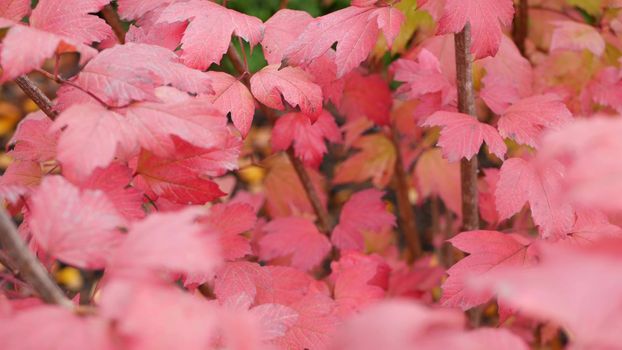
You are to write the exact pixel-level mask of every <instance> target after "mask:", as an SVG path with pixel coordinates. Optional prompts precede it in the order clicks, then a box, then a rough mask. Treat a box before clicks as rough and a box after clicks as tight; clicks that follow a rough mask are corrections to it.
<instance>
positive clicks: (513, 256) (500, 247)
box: [441, 231, 534, 310]
mask: <svg viewBox="0 0 622 350" xmlns="http://www.w3.org/2000/svg"><path fill="white" fill-rule="evenodd" d="M449 242H451V244H452V245H453V246H454V247H456V248H458V249H460V250H462V251H463V252H465V253H469V254H470V255H469V256H467V257H466V258H464V259H462V260H460V261H459V262H457V263H456V264H454V265H453V266H452V267H451V268H450V269H449V270H447V273H448V274H449V278H447V280H446V281H445V283H443V286H442V288H443V294H442V297H441V303H442V304H443V305H444V306H449V307H459V308H462V309H463V310H467V309H470V308H472V307H474V306H477V305H480V304H483V303H485V302H487V301H488V300H490V299H491V298H492V293H485V292H472V291H471V290H470V289H468V288H467V287H468V282H469V278H473V277H481V276H485V275H487V274H490V273H495V271H499V270H501V269H503V268H505V267H508V266H525V265H528V264H530V263H532V260H533V259H534V255H533V254H534V253H533V252H532V251H531V250H530V249H529V247H530V244H531V243H530V242H529V241H528V240H527V239H525V238H522V237H520V236H517V235H510V234H504V233H501V232H497V231H470V232H463V233H461V234H459V235H457V236H455V237H453V238H452V239H450V240H449Z"/></svg>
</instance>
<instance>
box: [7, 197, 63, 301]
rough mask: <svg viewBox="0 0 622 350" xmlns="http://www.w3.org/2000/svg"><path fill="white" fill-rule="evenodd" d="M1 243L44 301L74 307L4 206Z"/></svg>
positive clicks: (13, 262)
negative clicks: (22, 236) (25, 241)
mask: <svg viewBox="0 0 622 350" xmlns="http://www.w3.org/2000/svg"><path fill="white" fill-rule="evenodd" d="M0 244H1V245H2V247H3V248H4V249H5V250H6V252H7V253H8V255H9V257H10V258H11V260H12V264H14V266H16V268H17V272H18V273H19V274H20V276H22V277H23V278H24V280H25V281H26V282H27V283H28V284H29V285H30V286H31V287H32V288H33V289H34V290H35V292H37V294H39V296H40V297H41V299H43V301H45V302H46V303H48V304H56V305H59V306H62V307H66V308H68V309H73V303H72V302H71V300H69V299H68V298H67V297H66V296H65V294H64V293H63V291H62V290H61V289H60V287H58V285H57V284H56V283H54V281H53V280H52V278H51V277H50V275H49V274H48V272H47V270H46V269H45V268H44V267H43V265H41V263H40V262H39V260H37V258H36V257H35V256H34V255H33V254H32V252H31V251H30V249H28V246H26V243H24V241H23V240H22V238H21V237H20V235H19V233H18V232H17V227H16V226H15V224H14V223H13V221H12V220H11V217H10V216H9V214H8V213H7V212H6V209H4V208H2V209H0Z"/></svg>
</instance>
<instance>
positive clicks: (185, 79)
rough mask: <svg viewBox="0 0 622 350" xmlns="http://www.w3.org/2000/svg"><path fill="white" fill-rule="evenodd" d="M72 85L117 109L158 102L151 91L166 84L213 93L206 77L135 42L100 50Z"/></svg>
mask: <svg viewBox="0 0 622 350" xmlns="http://www.w3.org/2000/svg"><path fill="white" fill-rule="evenodd" d="M72 83H74V84H76V85H78V86H79V87H81V88H82V89H84V90H86V91H88V92H90V93H92V94H94V95H95V96H97V97H98V98H99V99H100V100H102V101H104V102H105V103H106V104H108V105H111V106H116V107H121V106H125V105H127V104H129V103H130V102H132V101H158V100H159V99H158V98H157V96H156V95H155V91H154V89H155V88H156V87H158V86H163V85H169V84H170V85H172V86H174V87H176V88H178V89H180V90H183V91H186V92H189V93H194V94H196V93H211V92H213V90H212V88H211V84H210V79H209V77H208V76H207V75H206V74H205V73H203V72H200V71H198V70H194V69H191V68H188V67H186V66H184V65H183V64H182V63H181V62H180V60H179V58H178V57H177V55H176V54H175V53H174V52H172V51H170V50H167V49H165V48H163V47H160V46H156V45H147V44H135V43H127V44H125V45H116V46H114V47H112V48H110V49H106V50H104V51H102V52H101V53H99V54H98V55H97V56H96V57H95V58H94V59H93V60H91V61H90V62H89V63H88V64H87V65H86V66H85V67H84V68H83V69H82V70H81V71H80V74H78V76H77V77H76V78H74V79H72Z"/></svg>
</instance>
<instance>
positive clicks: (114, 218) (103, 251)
mask: <svg viewBox="0 0 622 350" xmlns="http://www.w3.org/2000/svg"><path fill="white" fill-rule="evenodd" d="M29 207H30V210H31V215H30V216H29V220H28V224H29V225H30V228H31V230H32V235H33V238H34V239H35V241H36V242H37V244H38V245H39V246H41V248H43V250H44V251H45V252H46V253H47V254H49V255H50V256H54V257H57V258H58V259H60V260H62V261H64V262H67V263H69V264H72V265H75V266H78V267H83V268H91V269H98V268H102V267H104V265H105V264H106V260H107V257H108V256H109V255H110V253H111V252H112V251H113V250H114V249H115V248H116V247H117V246H118V244H119V243H120V242H121V241H122V239H123V238H124V237H123V235H121V234H120V233H119V232H118V231H117V228H118V227H120V226H123V225H125V220H124V219H123V218H122V217H121V216H120V215H119V213H118V211H117V210H116V208H115V207H114V205H113V203H112V202H111V201H110V200H109V199H108V198H107V197H106V195H105V193H104V192H102V191H99V190H82V191H81V190H79V189H78V188H77V187H75V186H73V185H72V184H71V183H69V182H68V181H67V180H65V179H64V178H62V177H60V176H50V177H46V178H44V179H43V181H42V183H41V186H40V187H39V188H38V189H37V191H36V192H35V193H33V194H32V197H31V198H30V205H29Z"/></svg>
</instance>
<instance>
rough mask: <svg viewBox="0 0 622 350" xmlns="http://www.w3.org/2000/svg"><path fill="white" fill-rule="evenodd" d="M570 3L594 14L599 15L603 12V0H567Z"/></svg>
mask: <svg viewBox="0 0 622 350" xmlns="http://www.w3.org/2000/svg"><path fill="white" fill-rule="evenodd" d="M567 1H568V5H571V6H576V7H578V8H580V9H582V10H584V11H585V12H587V13H589V14H590V15H592V16H598V15H600V14H601V11H602V6H603V1H602V0H567Z"/></svg>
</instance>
